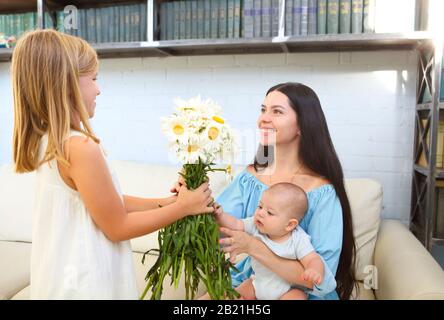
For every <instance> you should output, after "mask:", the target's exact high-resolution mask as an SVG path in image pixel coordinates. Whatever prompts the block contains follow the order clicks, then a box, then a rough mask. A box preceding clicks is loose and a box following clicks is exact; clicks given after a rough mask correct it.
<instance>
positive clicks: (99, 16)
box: [94, 8, 103, 43]
mask: <svg viewBox="0 0 444 320" xmlns="http://www.w3.org/2000/svg"><path fill="white" fill-rule="evenodd" d="M94 15H95V16H96V42H97V43H100V42H103V39H102V10H101V8H97V9H94Z"/></svg>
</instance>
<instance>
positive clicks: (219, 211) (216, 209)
mask: <svg viewBox="0 0 444 320" xmlns="http://www.w3.org/2000/svg"><path fill="white" fill-rule="evenodd" d="M213 208H214V213H213V214H214V217H215V218H216V219H217V218H218V217H220V216H221V215H222V213H223V212H224V209H223V208H222V206H221V205H220V204H219V203H217V202H214V203H213Z"/></svg>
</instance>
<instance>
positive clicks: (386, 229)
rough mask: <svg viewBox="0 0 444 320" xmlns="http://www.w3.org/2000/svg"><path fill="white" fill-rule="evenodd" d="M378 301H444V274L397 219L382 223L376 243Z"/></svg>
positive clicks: (375, 259)
mask: <svg viewBox="0 0 444 320" xmlns="http://www.w3.org/2000/svg"><path fill="white" fill-rule="evenodd" d="M374 263H375V266H376V268H377V269H376V270H377V277H378V281H377V284H378V287H377V289H376V290H375V294H376V297H377V299H395V300H405V299H415V300H416V299H440V300H441V299H444V271H443V270H442V269H441V267H440V266H439V264H438V263H437V262H436V261H435V259H434V258H433V257H432V256H431V254H430V253H429V252H428V251H427V250H426V249H425V248H424V246H423V245H422V244H421V243H420V242H419V241H418V240H417V239H416V238H415V236H414V235H413V234H412V233H411V232H410V231H409V230H408V229H407V228H406V227H405V226H404V225H403V224H402V223H401V222H400V221H397V220H382V223H381V226H380V228H379V232H378V238H377V240H376V248H375V256H374Z"/></svg>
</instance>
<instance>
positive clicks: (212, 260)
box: [141, 96, 238, 299]
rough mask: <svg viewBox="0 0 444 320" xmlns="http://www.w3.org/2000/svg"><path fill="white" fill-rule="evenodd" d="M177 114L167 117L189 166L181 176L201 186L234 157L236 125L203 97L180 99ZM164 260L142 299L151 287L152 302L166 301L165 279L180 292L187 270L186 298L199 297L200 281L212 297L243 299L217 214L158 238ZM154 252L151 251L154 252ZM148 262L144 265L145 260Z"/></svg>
mask: <svg viewBox="0 0 444 320" xmlns="http://www.w3.org/2000/svg"><path fill="white" fill-rule="evenodd" d="M175 104H176V109H175V112H174V113H173V115H171V116H170V117H167V118H163V119H162V131H163V132H164V133H165V135H166V137H167V138H168V141H169V145H170V148H171V150H172V151H173V152H174V153H175V154H176V156H177V158H178V159H179V161H180V162H181V163H183V170H182V172H181V173H180V174H181V175H182V176H183V178H184V180H185V182H186V184H187V187H188V188H189V189H191V190H194V189H196V188H198V187H199V186H200V185H201V184H202V183H204V182H206V181H208V177H207V173H208V172H209V171H221V170H224V171H225V170H226V169H214V168H213V165H214V162H215V161H217V160H222V161H224V160H227V159H230V160H231V159H232V158H233V153H234V145H235V144H234V138H233V133H232V130H231V129H230V127H229V126H228V125H227V124H226V123H225V121H224V119H223V118H222V117H221V115H220V107H219V106H218V105H217V104H216V103H215V102H213V101H212V100H210V99H207V100H202V99H201V98H200V96H198V97H196V98H192V99H190V100H188V101H185V100H180V99H177V100H175ZM158 242H159V249H158V250H155V251H158V252H159V256H158V259H157V261H156V263H155V264H154V265H153V266H152V268H151V269H150V270H149V271H148V273H147V275H146V278H145V280H146V281H147V282H148V283H147V286H146V288H145V291H144V292H143V294H142V297H141V298H142V299H143V298H144V297H145V295H146V294H147V292H148V290H149V289H151V292H152V295H151V299H160V298H161V295H162V289H163V281H164V278H165V276H166V275H170V276H171V284H172V285H173V284H174V286H175V287H176V288H177V287H178V284H179V280H180V276H181V274H182V269H184V276H185V289H186V297H185V299H193V298H194V297H195V294H196V292H197V290H198V285H199V282H201V281H202V282H203V283H204V285H205V286H206V288H207V291H208V294H209V295H210V297H211V298H212V299H224V298H233V297H236V296H238V295H237V293H236V291H234V290H233V289H232V286H231V276H230V268H231V267H232V264H231V263H230V262H229V260H227V259H225V254H224V253H223V251H222V250H221V248H220V246H219V228H218V226H217V224H216V221H215V219H214V217H213V216H212V215H209V214H204V215H198V216H190V217H186V218H184V219H182V220H180V221H177V222H175V223H173V224H172V225H170V226H168V227H166V228H164V229H162V230H160V231H159V234H158ZM150 251H151V250H150ZM142 262H143V261H142Z"/></svg>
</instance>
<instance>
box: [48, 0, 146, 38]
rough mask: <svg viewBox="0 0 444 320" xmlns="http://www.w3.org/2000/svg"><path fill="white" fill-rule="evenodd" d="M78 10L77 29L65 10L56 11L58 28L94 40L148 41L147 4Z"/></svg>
mask: <svg viewBox="0 0 444 320" xmlns="http://www.w3.org/2000/svg"><path fill="white" fill-rule="evenodd" d="M77 12H78V13H77V15H78V19H77V28H71V26H70V25H69V22H70V20H69V19H68V14H67V13H64V12H63V11H59V12H57V29H58V30H59V31H62V32H65V33H68V34H71V35H75V36H79V37H81V38H83V39H85V40H87V41H89V42H93V43H102V42H125V41H146V40H147V9H146V3H140V4H133V5H119V6H110V7H101V8H89V9H79V10H78V11H77ZM64 22H65V23H64Z"/></svg>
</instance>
